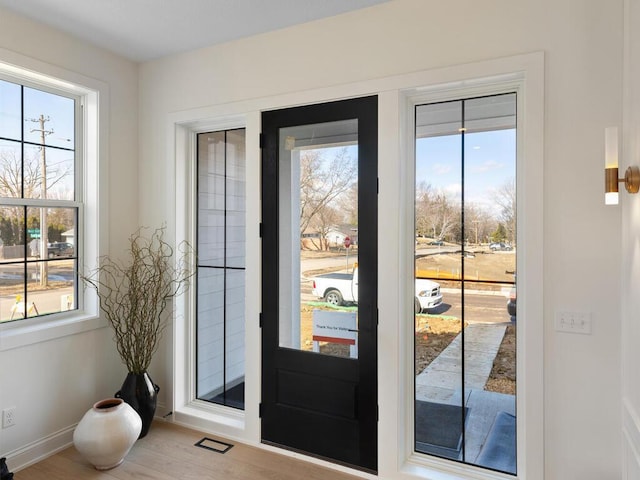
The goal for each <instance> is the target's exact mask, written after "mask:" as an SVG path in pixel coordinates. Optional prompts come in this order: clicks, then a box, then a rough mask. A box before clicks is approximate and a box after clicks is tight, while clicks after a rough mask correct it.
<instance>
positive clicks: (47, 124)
mask: <svg viewBox="0 0 640 480" xmlns="http://www.w3.org/2000/svg"><path fill="white" fill-rule="evenodd" d="M23 107H24V112H23V111H22V108H23ZM74 116H75V102H74V100H73V99H71V98H68V97H63V96H60V95H55V94H52V93H49V92H44V91H42V90H37V89H33V88H29V87H25V88H24V103H22V99H21V88H20V85H17V84H14V83H11V82H6V81H3V80H0V138H1V139H0V153H2V152H4V153H5V154H7V153H10V154H12V155H15V156H16V158H19V156H20V151H21V149H20V145H19V143H17V142H19V141H20V140H21V139H22V135H23V134H24V141H25V142H33V143H37V144H40V143H41V139H42V130H44V133H45V135H44V136H45V145H47V146H54V147H60V148H62V149H66V150H61V149H59V148H46V151H45V158H46V164H47V183H48V185H47V193H48V195H47V196H48V197H51V196H55V197H54V198H64V199H67V200H73V185H74V176H73V163H74V152H73V151H69V150H68V149H74V147H75V132H74ZM41 117H42V118H43V119H44V120H45V121H44V122H41V121H40V118H41ZM14 140H15V141H17V142H14ZM40 155H41V150H40V148H39V147H38V146H30V145H26V146H25V157H26V158H37V159H39V158H40ZM57 180H58V181H57Z"/></svg>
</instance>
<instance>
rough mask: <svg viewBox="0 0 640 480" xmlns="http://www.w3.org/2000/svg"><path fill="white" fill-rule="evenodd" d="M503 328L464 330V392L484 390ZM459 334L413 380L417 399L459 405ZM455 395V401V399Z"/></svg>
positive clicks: (473, 326) (481, 326)
mask: <svg viewBox="0 0 640 480" xmlns="http://www.w3.org/2000/svg"><path fill="white" fill-rule="evenodd" d="M506 328H507V327H506V325H503V324H483V323H476V324H471V325H467V327H466V328H465V330H464V338H465V345H464V356H465V365H464V389H465V390H472V389H480V390H482V389H484V385H485V383H487V379H488V378H489V374H490V373H491V368H492V367H493V360H494V358H495V357H496V354H497V353H498V349H499V348H500V343H501V342H502V338H503V337H504V332H505V330H506ZM461 352H462V334H460V335H458V336H457V337H456V338H455V339H454V340H453V342H451V343H450V344H449V346H448V347H447V348H445V349H444V350H443V351H442V353H440V355H439V356H438V357H437V358H436V359H435V360H434V361H432V362H431V364H430V365H429V366H428V367H427V368H425V369H424V371H422V372H421V373H420V375H418V376H417V377H416V398H417V399H418V400H429V401H431V402H439V403H452V404H458V405H459V404H460V397H459V392H460V391H461V390H462V385H461V379H462V354H461ZM456 393H457V394H458V397H457V398H456V397H455V395H456Z"/></svg>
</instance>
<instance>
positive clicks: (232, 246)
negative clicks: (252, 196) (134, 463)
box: [196, 129, 246, 409]
mask: <svg viewBox="0 0 640 480" xmlns="http://www.w3.org/2000/svg"><path fill="white" fill-rule="evenodd" d="M197 142H198V153H197V163H198V226H197V234H198V239H197V245H198V252H197V253H198V268H197V271H198V274H197V334H196V335H197V398H198V399H201V400H206V401H209V402H212V403H216V404H220V405H224V406H228V407H233V408H238V409H244V358H245V354H244V317H245V315H244V306H245V298H244V292H245V223H246V220H245V212H246V208H245V184H246V183H245V178H246V173H245V165H246V163H245V129H234V130H224V131H217V132H209V133H201V134H198V137H197Z"/></svg>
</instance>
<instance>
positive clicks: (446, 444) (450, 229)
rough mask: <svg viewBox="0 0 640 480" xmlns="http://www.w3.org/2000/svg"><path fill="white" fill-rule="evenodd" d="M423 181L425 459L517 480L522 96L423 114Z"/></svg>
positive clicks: (418, 348) (420, 369)
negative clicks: (518, 125) (519, 111)
mask: <svg viewBox="0 0 640 480" xmlns="http://www.w3.org/2000/svg"><path fill="white" fill-rule="evenodd" d="M415 178H416V185H415V189H416V195H415V236H416V241H415V267H414V268H415V276H416V296H417V298H418V299H424V300H426V299H427V297H428V296H429V294H431V298H432V299H433V301H432V302H431V303H426V302H420V303H418V302H416V305H415V310H416V312H417V313H416V315H415V450H416V451H417V452H420V453H425V454H429V455H435V456H438V457H443V458H448V459H451V460H456V461H460V462H463V463H466V464H472V465H477V466H481V467H485V468H489V469H492V470H497V471H501V472H505V473H510V474H516V470H517V468H516V375H515V374H516V348H515V346H516V342H515V335H516V325H517V320H516V319H517V312H516V293H515V292H516V289H515V281H516V254H517V253H516V252H517V247H518V245H517V244H516V94H515V93H507V94H502V95H493V96H485V97H478V98H468V99H462V100H457V101H448V102H439V103H430V104H424V105H417V106H416V107H415ZM438 291H440V293H441V296H437V297H434V295H433V294H434V292H438Z"/></svg>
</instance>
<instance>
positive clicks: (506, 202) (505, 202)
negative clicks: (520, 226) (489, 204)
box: [494, 178, 516, 244]
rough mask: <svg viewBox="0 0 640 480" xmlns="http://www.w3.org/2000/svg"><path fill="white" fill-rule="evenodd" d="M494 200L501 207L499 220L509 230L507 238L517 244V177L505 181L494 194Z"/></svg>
mask: <svg viewBox="0 0 640 480" xmlns="http://www.w3.org/2000/svg"><path fill="white" fill-rule="evenodd" d="M494 201H495V202H496V205H498V207H499V208H500V214H499V221H500V223H502V224H503V225H504V228H505V229H506V231H507V239H508V240H509V241H510V242H511V243H512V244H515V240H516V179H515V178H511V179H510V180H507V181H506V182H505V183H503V184H502V185H501V186H500V187H499V188H498V189H497V190H496V191H495V195H494Z"/></svg>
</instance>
